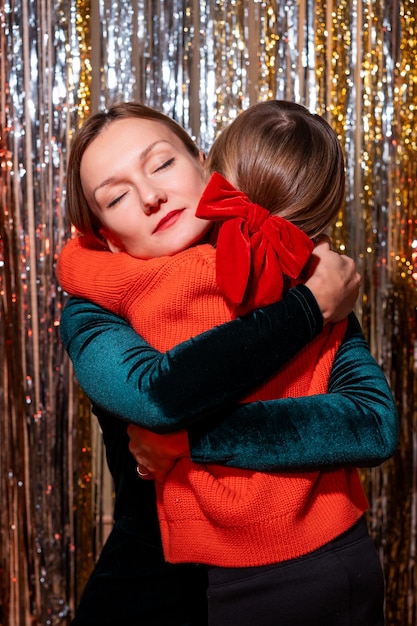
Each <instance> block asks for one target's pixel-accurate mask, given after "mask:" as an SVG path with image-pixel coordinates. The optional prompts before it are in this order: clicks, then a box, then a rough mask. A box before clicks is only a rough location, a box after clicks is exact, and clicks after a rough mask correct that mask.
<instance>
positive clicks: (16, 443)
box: [0, 0, 417, 626]
mask: <svg viewBox="0 0 417 626" xmlns="http://www.w3.org/2000/svg"><path fill="white" fill-rule="evenodd" d="M416 18H417V7H416V4H415V2H414V0H388V1H386V0H367V1H365V0H338V1H336V0H329V2H328V3H319V2H314V0H298V1H295V0H286V2H285V3H284V2H277V1H260V0H250V1H249V2H248V1H244V0H212V1H211V2H210V1H209V0H207V1H205V0H192V1H190V0H188V1H185V0H170V1H167V0H133V2H130V3H126V2H124V1H123V0H90V1H84V0H14V1H12V0H2V3H1V4H0V99H1V101H0V165H1V177H0V213H1V220H0V329H1V332H0V362H1V365H0V502H1V507H0V624H1V625H2V626H29V624H30V625H31V626H33V624H36V625H37V624H39V625H46V624H67V623H68V619H69V617H70V615H71V614H72V612H73V608H74V605H75V604H76V602H77V598H78V597H79V593H80V591H81V589H82V587H83V586H84V583H85V581H86V579H87V577H88V574H89V572H90V571H91V568H92V565H93V562H94V559H95V557H96V554H97V551H98V550H99V549H100V545H101V541H102V528H103V526H102V523H101V520H102V510H103V499H104V495H103V474H102V464H103V456H102V450H101V446H100V443H99V442H98V443H97V439H98V438H97V433H96V432H95V430H94V428H92V426H91V419H90V408H89V403H88V401H87V400H86V398H85V397H84V396H83V395H82V393H80V391H79V389H78V388H77V385H76V381H75V380H74V377H73V374H72V371H71V366H70V364H69V362H68V359H67V358H66V356H65V354H64V352H63V349H62V347H61V345H60V341H59V332H58V331H59V317H60V312H61V309H62V306H63V304H64V300H65V298H64V295H63V294H62V292H61V291H60V289H59V286H58V285H57V281H56V277H55V274H54V267H55V262H56V258H57V255H58V254H59V251H60V249H61V247H62V244H63V241H64V240H65V239H66V238H67V237H68V236H70V229H69V225H68V223H67V222H66V220H65V170H66V163H67V156H68V147H69V145H70V143H71V139H72V135H73V132H74V130H76V129H77V128H78V127H79V125H80V124H81V123H82V122H83V120H84V119H85V118H86V117H87V116H88V115H89V114H90V112H91V111H93V112H94V111H95V110H98V109H99V108H103V107H105V106H107V105H108V104H109V103H110V102H112V101H113V100H116V99H125V100H131V99H139V100H142V101H145V102H146V103H147V104H149V105H151V106H154V107H157V108H160V109H162V110H163V111H164V112H166V113H167V114H169V115H171V116H173V117H174V118H175V119H176V120H177V121H179V122H180V123H181V124H183V125H184V126H185V128H186V129H187V130H188V131H189V132H190V133H191V134H192V135H193V136H194V137H195V139H196V140H197V142H198V143H199V144H200V146H201V147H202V148H203V149H205V150H207V148H208V147H209V146H210V145H211V143H212V141H213V139H214V138H215V136H216V133H217V132H218V131H219V130H221V128H222V127H223V126H224V124H226V123H227V122H229V121H230V120H231V119H233V118H234V117H235V116H236V115H237V114H238V113H239V111H241V110H242V109H244V108H246V107H247V106H248V105H249V104H251V103H253V102H255V101H257V100H264V99H267V98H270V97H273V98H285V99H293V100H295V101H297V102H300V103H302V104H305V105H306V106H308V107H309V108H311V109H315V110H317V111H318V112H320V113H321V114H323V115H325V116H326V118H327V119H328V121H329V122H330V123H331V124H332V126H333V127H334V128H335V129H336V131H337V133H338V134H339V136H340V139H341V141H342V144H343V146H344V148H345V153H346V159H347V173H348V196H347V200H346V205H345V207H344V208H343V211H341V213H340V215H339V217H338V220H337V222H336V224H335V226H334V229H333V233H332V234H333V241H334V245H335V246H336V247H337V248H338V249H339V250H341V251H347V252H348V254H350V255H351V256H353V257H355V259H357V262H358V266H359V269H360V271H361V273H362V276H363V293H362V297H361V299H360V303H359V304H358V308H357V313H358V316H359V317H360V320H361V322H362V325H363V328H364V331H365V333H366V336H367V338H368V339H369V342H370V345H371V349H372V352H373V354H374V355H375V357H376V358H377V359H378V361H379V362H380V364H381V366H382V367H383V369H384V371H385V372H386V374H387V376H388V378H389V380H390V382H391V384H392V388H393V390H394V392H395V396H396V399H397V402H398V407H399V411H400V417H401V446H400V449H399V451H398V453H397V455H396V456H395V458H394V459H392V460H390V461H389V462H387V463H385V464H384V465H383V466H382V467H380V468H376V469H373V470H369V471H364V472H363V480H364V483H365V486H366V489H367V491H368V494H369V498H370V502H371V509H370V514H369V523H370V527H371V529H372V532H373V535H374V537H375V541H376V543H377V546H378V549H379V551H380V556H381V559H382V561H383V564H384V568H385V573H386V579H387V616H388V626H415V624H416V623H417V580H416V578H417V574H416V568H415V558H416V532H417V484H416V482H417V440H416V438H417V428H416V407H415V404H416V354H417V352H416V304H417V303H416V280H417V203H416V180H417V171H416V170H417V155H416V149H417V148H416V144H417V123H416V122H417V120H416V106H417V62H416V59H417V34H416V33H417V31H416V28H417V24H416Z"/></svg>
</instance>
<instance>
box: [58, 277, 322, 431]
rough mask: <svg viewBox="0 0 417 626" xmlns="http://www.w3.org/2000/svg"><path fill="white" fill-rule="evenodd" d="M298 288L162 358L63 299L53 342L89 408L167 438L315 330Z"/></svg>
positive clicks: (262, 373)
mask: <svg viewBox="0 0 417 626" xmlns="http://www.w3.org/2000/svg"><path fill="white" fill-rule="evenodd" d="M322 324H323V322H322V315H321V312H320V309H319V307H318V305H317V302H316V300H315V298H314V297H313V295H312V293H311V292H310V290H309V289H308V288H307V287H305V286H304V285H299V286H297V287H295V288H294V289H292V290H290V291H289V292H288V293H287V294H286V295H285V297H284V298H283V300H281V301H280V302H278V303H276V304H271V305H270V306H267V307H264V308H262V309H258V310H256V311H254V312H252V313H249V314H248V315H247V316H245V318H238V319H236V320H233V321H231V322H227V323H226V324H223V325H221V326H218V327H216V328H214V329H211V330H209V331H207V332H205V333H203V334H202V335H199V336H197V337H195V338H193V339H190V340H189V341H186V342H184V343H182V344H180V345H178V346H176V347H174V348H172V349H171V350H169V351H167V352H166V353H164V354H162V353H160V352H158V351H157V350H155V349H154V348H152V347H151V346H150V345H149V344H147V343H146V342H145V341H144V340H143V339H142V338H141V337H140V336H139V335H137V334H136V333H135V332H134V331H133V330H132V329H131V328H130V326H129V325H128V324H127V323H126V322H125V321H123V320H122V319H121V318H119V317H117V316H116V315H114V314H112V313H110V312H109V311H106V310H105V309H102V308H100V307H99V306H97V305H95V304H92V303H90V302H88V301H85V300H79V299H77V298H73V299H70V300H69V302H68V303H67V305H66V307H65V309H64V311H63V314H62V316H61V337H62V340H63V343H64V346H65V348H66V350H67V351H68V353H69V355H70V357H71V360H72V362H73V365H74V370H75V374H76V376H77V378H78V381H79V383H80V385H81V387H82V388H83V390H84V391H85V393H86V394H87V396H88V397H89V398H90V399H91V401H92V402H93V404H95V405H97V406H98V407H100V408H101V409H104V410H106V411H108V412H110V413H112V414H114V415H115V416H118V417H120V418H123V419H125V420H127V421H130V422H132V423H135V424H138V425H140V426H142V427H144V428H147V429H149V430H153V431H154V432H159V433H167V432H171V431H174V430H179V429H182V428H186V427H188V426H189V425H190V424H193V423H195V422H197V421H200V420H202V419H207V418H211V417H212V416H213V415H215V414H216V413H217V412H218V411H219V410H220V409H225V410H228V409H229V408H230V407H231V406H232V405H233V406H235V404H236V402H237V401H238V400H239V398H241V397H242V396H243V395H245V394H246V393H248V392H250V391H251V390H252V389H253V388H255V387H256V386H257V385H258V384H259V383H260V382H262V381H263V380H264V379H265V378H266V377H268V376H270V375H271V374H272V373H274V372H275V371H276V370H277V369H278V368H279V367H280V366H281V365H283V364H284V363H286V362H287V361H288V360H289V359H290V358H291V357H292V356H294V355H295V354H296V353H297V351H298V350H300V349H301V348H302V347H303V346H304V345H306V344H307V343H308V342H309V341H310V340H311V339H313V338H314V337H315V336H316V335H317V334H318V333H319V332H320V330H321V328H322Z"/></svg>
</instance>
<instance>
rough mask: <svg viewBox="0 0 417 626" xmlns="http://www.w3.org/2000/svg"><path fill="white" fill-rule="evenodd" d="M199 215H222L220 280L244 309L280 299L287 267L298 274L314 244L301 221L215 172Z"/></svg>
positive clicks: (218, 256)
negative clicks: (276, 210)
mask: <svg viewBox="0 0 417 626" xmlns="http://www.w3.org/2000/svg"><path fill="white" fill-rule="evenodd" d="M196 215H197V217H201V218H204V219H209V220H214V221H216V220H221V221H223V223H222V224H221V225H220V228H219V231H218V237H217V242H216V272H217V275H216V279H217V285H218V287H219V289H220V291H221V292H222V293H223V294H224V295H225V296H226V297H227V298H228V299H229V300H230V301H231V302H232V303H233V304H234V305H236V307H237V309H238V313H239V314H242V313H243V312H246V311H250V310H252V309H255V308H259V307H261V306H265V305H267V304H271V303H272V302H276V301H278V300H280V299H281V297H282V291H283V288H284V277H283V273H284V274H286V275H287V276H289V277H290V278H294V279H295V278H298V277H299V276H300V274H301V271H302V269H303V268H304V266H305V264H306V262H307V261H308V259H309V257H310V255H311V252H312V250H313V247H314V245H313V242H312V241H311V239H310V238H309V237H308V236H307V235H306V234H305V233H303V232H302V231H301V230H300V229H299V228H297V226H294V224H292V223H291V222H288V220H285V219H283V218H282V217H279V216H278V215H271V214H270V212H269V211H268V210H267V209H264V208H263V207H261V206H259V205H257V204H253V203H252V202H250V200H249V198H248V197H247V196H246V195H245V194H244V193H242V192H241V191H237V190H236V189H235V188H234V187H232V185H231V184H230V183H229V182H228V181H227V180H226V179H225V178H223V176H221V175H220V174H218V173H216V172H215V173H214V174H213V175H212V176H211V178H210V180H209V182H208V185H207V187H206V188H205V190H204V192H203V195H202V196H201V199H200V202H199V205H198V207H197V211H196Z"/></svg>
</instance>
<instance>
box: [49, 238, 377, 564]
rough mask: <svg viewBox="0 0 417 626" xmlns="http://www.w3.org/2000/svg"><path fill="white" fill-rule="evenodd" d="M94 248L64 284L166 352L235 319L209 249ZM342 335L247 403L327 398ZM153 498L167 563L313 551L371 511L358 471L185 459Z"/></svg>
mask: <svg viewBox="0 0 417 626" xmlns="http://www.w3.org/2000/svg"><path fill="white" fill-rule="evenodd" d="M91 245H92V242H91V241H90V240H88V239H87V238H79V239H74V240H72V241H71V242H69V244H68V245H67V246H66V248H65V249H64V251H63V254H62V255H61V258H60V261H59V277H60V280H61V283H62V286H63V287H64V289H66V290H67V291H68V292H69V293H72V294H73V295H78V296H80V297H86V298H89V299H91V300H94V301H95V302H97V303H98V304H100V305H102V306H104V307H106V308H108V309H111V310H112V311H114V312H115V313H118V314H119V315H121V316H123V317H125V318H126V319H128V320H129V322H130V323H131V324H132V326H133V327H134V328H135V329H136V330H137V332H139V333H140V334H141V335H142V336H144V337H145V338H146V339H147V340H148V341H149V342H150V343H151V344H152V345H154V346H155V347H156V348H158V349H160V350H162V351H163V350H166V349H169V348H170V347H172V346H173V345H176V344H178V343H180V342H181V341H184V340H186V339H188V338H190V337H191V336H193V335H196V334H198V333H200V332H203V331H204V330H207V329H209V328H211V327H213V326H214V325H217V324H220V323H222V322H225V321H228V320H230V319H231V317H233V311H234V308H233V306H232V305H231V304H230V302H228V301H227V300H226V299H225V298H224V297H223V296H222V294H221V293H220V292H219V290H218V288H217V285H216V280H215V269H216V257H215V255H216V252H215V250H214V248H213V247H212V246H210V245H208V244H206V245H201V246H196V247H194V248H191V249H189V250H186V251H184V252H181V253H179V254H177V255H175V256H174V257H162V258H158V259H152V260H149V261H141V260H138V259H134V258H132V257H129V256H128V255H126V254H123V253H121V254H116V255H113V254H111V253H110V252H106V251H102V250H92V249H89V247H88V246H91ZM344 332H345V323H341V324H337V325H334V326H331V325H328V326H327V327H326V328H325V330H324V332H323V333H322V334H321V335H320V336H319V337H318V338H317V339H316V340H314V341H313V342H312V343H311V344H310V345H309V346H307V347H306V348H305V349H304V350H303V351H302V352H301V353H300V354H299V355H298V356H297V357H296V358H294V359H293V360H292V361H291V362H290V363H289V364H288V365H287V366H286V367H285V368H283V369H282V370H281V371H280V372H279V376H278V375H277V376H276V377H274V378H273V379H271V380H270V381H268V382H267V383H266V384H265V385H263V386H262V387H261V388H259V389H257V390H256V391H255V392H254V393H253V394H251V396H250V398H247V399H246V401H248V400H254V399H264V400H267V399H272V398H280V397H290V396H300V395H312V394H316V393H325V392H326V391H327V384H328V379H329V375H330V371H331V367H332V363H333V359H334V356H335V354H336V351H337V349H338V347H339V345H340V343H341V341H342V339H343V335H344ZM186 384H187V382H186V381H184V385H186ZM145 419H146V416H145ZM144 425H145V424H144ZM335 436H337V433H335ZM323 445H325V443H324V444H323ZM157 502H158V513H159V519H160V526H161V533H162V540H163V546H164V552H165V557H166V559H167V560H168V561H171V562H199V563H208V564H211V565H217V566H224V567H247V566H256V565H264V564H268V563H273V562H279V561H283V560H287V559H291V558H294V557H297V556H300V555H302V554H305V553H308V552H310V551H312V550H314V549H316V548H318V547H320V546H322V545H324V544H325V543H327V542H328V541H329V540H331V539H333V538H334V537H336V536H337V535H339V534H340V533H342V532H344V531H345V530H347V529H348V528H350V527H351V526H352V524H353V523H354V522H355V521H356V520H357V519H358V518H359V517H360V516H361V515H362V513H363V511H364V510H365V509H366V508H367V501H366V498H365V495H364V492H363V489H362V486H361V483H360V480H359V476H358V472H357V471H356V470H351V469H346V470H345V469H337V470H326V471H320V470H318V471H313V472H291V473H285V474H284V473H270V474H265V473H260V472H253V471H250V470H238V469H236V470H232V469H230V468H224V467H220V466H213V465H207V466H204V465H197V464H194V463H192V462H191V460H189V459H180V460H179V461H178V462H177V464H176V465H175V466H174V469H173V470H172V471H171V472H170V474H169V475H168V477H167V480H166V482H165V484H164V486H163V487H159V488H157Z"/></svg>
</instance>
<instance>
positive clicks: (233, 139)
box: [207, 100, 345, 237]
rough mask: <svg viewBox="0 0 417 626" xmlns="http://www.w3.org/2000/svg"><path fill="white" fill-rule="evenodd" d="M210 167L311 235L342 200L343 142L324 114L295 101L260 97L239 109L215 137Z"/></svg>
mask: <svg viewBox="0 0 417 626" xmlns="http://www.w3.org/2000/svg"><path fill="white" fill-rule="evenodd" d="M207 167H208V169H209V171H210V172H214V171H216V172H219V173H220V174H222V175H223V176H224V177H225V178H227V179H228V180H229V182H230V183H232V184H233V185H234V186H235V187H236V188H237V189H240V190H241V191H243V192H244V193H246V195H247V196H248V197H249V198H250V200H251V201H252V202H255V203H256V204H259V205H261V206H263V207H265V208H266V209H268V210H269V211H270V212H271V213H273V214H279V215H281V216H282V217H285V218H286V219H288V220H289V221H291V222H293V223H294V224H296V225H297V226H298V227H299V228H301V230H303V231H304V232H305V233H307V234H308V235H309V236H310V237H315V236H317V235H319V234H321V233H323V232H324V231H325V230H326V229H327V228H328V226H330V225H331V224H333V223H334V221H335V219H336V217H337V214H338V212H339V210H340V208H341V206H342V204H343V200H344V194H345V166H344V158H343V152H342V149H341V145H340V142H339V140H338V138H337V136H336V134H335V132H334V131H333V129H332V128H331V126H330V125H329V124H328V123H327V122H326V121H325V120H324V119H323V118H322V117H320V116H319V115H316V114H313V113H310V112H309V111H308V109H306V108H305V107H303V106H301V105H299V104H295V103H294V102H287V101H283V100H271V101H266V102H259V103H257V104H255V105H253V106H251V107H249V108H248V109H246V110H245V111H243V112H242V113H240V114H239V115H238V117H237V118H236V119H235V120H234V121H233V122H232V123H231V124H230V125H229V126H228V127H226V128H225V129H224V130H223V131H222V132H221V133H220V135H219V137H218V138H217V139H216V141H215V143H214V144H213V147H212V149H211V150H210V153H209V155H208V158H207Z"/></svg>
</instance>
